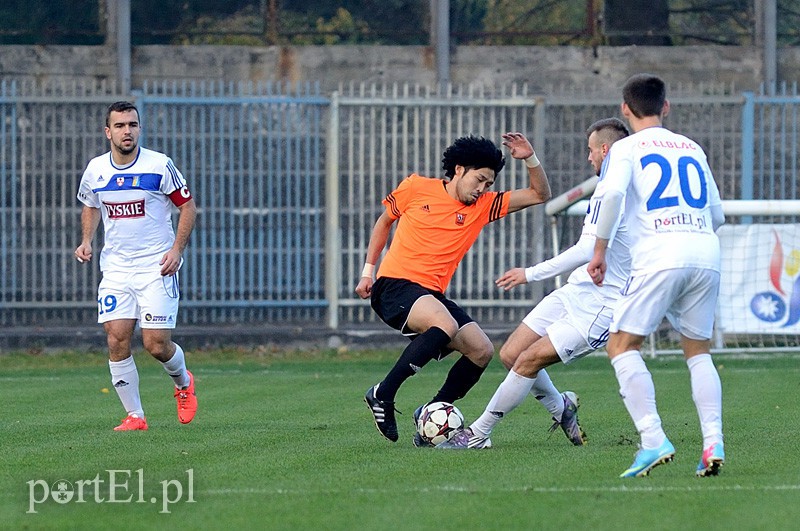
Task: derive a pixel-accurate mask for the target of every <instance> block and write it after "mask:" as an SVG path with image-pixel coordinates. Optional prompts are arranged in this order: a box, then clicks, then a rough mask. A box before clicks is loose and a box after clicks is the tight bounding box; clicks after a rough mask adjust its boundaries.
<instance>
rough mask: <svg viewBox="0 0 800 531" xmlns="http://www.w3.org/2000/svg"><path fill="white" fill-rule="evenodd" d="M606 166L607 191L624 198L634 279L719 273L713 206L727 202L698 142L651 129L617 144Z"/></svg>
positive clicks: (603, 171)
mask: <svg viewBox="0 0 800 531" xmlns="http://www.w3.org/2000/svg"><path fill="white" fill-rule="evenodd" d="M607 162H608V164H606V165H605V166H604V168H603V170H602V172H601V173H603V180H604V181H605V186H606V187H607V189H608V190H617V191H619V192H622V193H624V194H625V207H624V212H625V219H626V221H627V223H628V228H629V231H630V237H631V242H632V247H631V257H632V262H631V273H632V274H633V275H641V274H644V273H649V272H653V271H662V270H665V269H675V268H680V267H699V268H704V269H713V270H715V271H719V267H720V258H719V256H720V251H719V239H718V238H717V235H716V234H715V233H714V229H713V226H712V222H711V208H710V207H711V206H712V205H716V206H721V204H722V201H721V199H720V194H719V189H718V188H717V184H716V182H714V176H713V175H712V173H711V169H710V168H709V166H708V161H707V160H706V154H705V152H704V151H703V149H702V148H701V147H700V146H699V145H698V144H697V143H696V142H694V141H693V140H691V139H689V138H687V137H685V136H683V135H679V134H676V133H673V132H672V131H670V130H668V129H665V128H663V127H649V128H646V129H643V130H642V131H639V132H638V133H635V134H632V135H630V136H628V137H626V138H623V139H621V140H618V141H617V142H615V143H614V145H613V146H611V151H610V152H609V154H608V157H607Z"/></svg>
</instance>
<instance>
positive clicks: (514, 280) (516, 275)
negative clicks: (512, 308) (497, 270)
mask: <svg viewBox="0 0 800 531" xmlns="http://www.w3.org/2000/svg"><path fill="white" fill-rule="evenodd" d="M494 283H495V284H496V285H497V287H498V288H503V289H504V290H505V291H508V290H510V289H511V288H513V287H514V286H519V285H520V284H527V283H528V278H527V277H526V276H525V269H523V268H521V267H515V268H514V269H509V270H508V271H506V272H505V273H503V274H502V275H501V276H500V278H498V279H497V280H495V281H494Z"/></svg>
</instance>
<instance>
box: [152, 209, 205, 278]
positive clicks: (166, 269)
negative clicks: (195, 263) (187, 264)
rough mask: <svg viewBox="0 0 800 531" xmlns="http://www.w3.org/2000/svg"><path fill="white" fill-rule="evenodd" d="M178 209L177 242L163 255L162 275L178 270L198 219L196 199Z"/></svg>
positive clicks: (172, 273)
mask: <svg viewBox="0 0 800 531" xmlns="http://www.w3.org/2000/svg"><path fill="white" fill-rule="evenodd" d="M178 210H179V211H180V215H179V216H178V228H177V230H176V231H175V242H174V243H173V244H172V248H171V249H170V250H169V251H167V252H166V253H165V254H164V256H163V257H161V262H160V264H161V275H162V276H172V275H174V274H175V273H177V272H178V269H179V268H180V266H181V256H182V255H183V250H184V249H186V245H187V244H188V243H189V236H190V235H191V234H192V230H193V229H194V223H195V220H196V219H197V204H196V203H195V201H194V199H190V200H189V201H187V202H185V203H183V204H182V205H181V206H179V207H178Z"/></svg>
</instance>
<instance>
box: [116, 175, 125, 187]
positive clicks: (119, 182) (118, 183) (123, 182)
mask: <svg viewBox="0 0 800 531" xmlns="http://www.w3.org/2000/svg"><path fill="white" fill-rule="evenodd" d="M123 184H125V177H117V186H122V185H123Z"/></svg>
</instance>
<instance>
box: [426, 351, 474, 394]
mask: <svg viewBox="0 0 800 531" xmlns="http://www.w3.org/2000/svg"><path fill="white" fill-rule="evenodd" d="M485 370H486V367H479V366H477V365H475V364H474V363H473V362H472V360H471V359H469V358H468V357H466V356H461V358H460V359H459V360H458V361H457V362H455V364H454V365H453V367H452V368H451V369H450V372H448V373H447V378H446V379H445V381H444V384H443V385H442V388H441V389H439V392H438V393H436V396H434V397H433V400H431V402H449V403H451V404H452V403H453V402H455V401H456V400H458V399H459V398H464V397H465V396H467V393H468V392H469V390H470V389H472V387H473V386H474V385H475V384H476V383H478V380H480V379H481V375H482V374H483V371H485Z"/></svg>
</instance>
